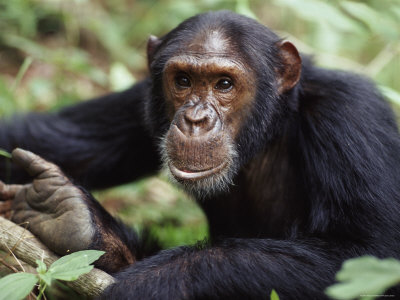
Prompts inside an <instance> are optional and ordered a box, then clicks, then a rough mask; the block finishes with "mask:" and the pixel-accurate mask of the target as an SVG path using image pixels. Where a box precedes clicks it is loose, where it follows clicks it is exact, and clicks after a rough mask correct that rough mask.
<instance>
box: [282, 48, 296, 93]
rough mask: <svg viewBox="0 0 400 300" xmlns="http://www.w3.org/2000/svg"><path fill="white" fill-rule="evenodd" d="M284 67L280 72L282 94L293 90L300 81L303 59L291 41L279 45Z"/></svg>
mask: <svg viewBox="0 0 400 300" xmlns="http://www.w3.org/2000/svg"><path fill="white" fill-rule="evenodd" d="M279 49H280V52H279V55H280V58H281V63H282V67H281V68H280V70H278V92H279V94H282V93H284V92H286V91H288V90H290V89H291V88H293V87H294V86H295V85H296V83H297V82H298V81H299V79H300V74H301V58H300V55H299V52H298V51H297V49H296V47H295V46H294V45H293V44H292V43H291V42H289V41H283V42H281V43H280V44H279Z"/></svg>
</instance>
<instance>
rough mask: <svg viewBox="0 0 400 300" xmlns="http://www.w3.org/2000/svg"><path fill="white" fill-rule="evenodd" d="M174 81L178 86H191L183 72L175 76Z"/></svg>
mask: <svg viewBox="0 0 400 300" xmlns="http://www.w3.org/2000/svg"><path fill="white" fill-rule="evenodd" d="M175 83H176V85H177V86H178V87H180V88H189V87H190V86H191V83H190V78H189V77H188V76H187V75H184V74H183V75H182V74H181V75H178V76H176V77H175Z"/></svg>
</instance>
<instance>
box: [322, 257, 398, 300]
mask: <svg viewBox="0 0 400 300" xmlns="http://www.w3.org/2000/svg"><path fill="white" fill-rule="evenodd" d="M336 279H337V280H338V281H340V283H337V284H334V285H332V286H330V287H329V288H328V289H327V290H326V294H327V295H328V296H330V297H332V298H335V299H353V298H358V297H360V296H361V295H383V294H384V292H385V291H386V290H387V289H388V288H390V287H391V286H394V285H395V284H397V283H400V261H398V260H396V259H394V258H388V259H382V260H380V259H377V258H375V257H372V256H363V257H359V258H354V259H349V260H347V261H346V262H345V263H344V264H343V266H342V269H341V270H340V271H339V272H338V273H337V274H336ZM363 299H372V297H369V296H364V298H363Z"/></svg>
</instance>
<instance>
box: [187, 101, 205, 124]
mask: <svg viewBox="0 0 400 300" xmlns="http://www.w3.org/2000/svg"><path fill="white" fill-rule="evenodd" d="M184 117H185V120H186V122H189V123H192V124H197V125H200V123H203V122H206V121H207V119H208V113H207V111H206V110H204V109H199V108H198V106H195V107H192V108H190V109H188V110H187V111H186V112H185V115H184Z"/></svg>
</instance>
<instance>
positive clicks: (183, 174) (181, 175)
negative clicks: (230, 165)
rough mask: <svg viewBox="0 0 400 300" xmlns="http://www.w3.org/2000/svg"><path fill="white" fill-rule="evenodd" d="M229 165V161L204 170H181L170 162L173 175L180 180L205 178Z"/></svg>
mask: <svg viewBox="0 0 400 300" xmlns="http://www.w3.org/2000/svg"><path fill="white" fill-rule="evenodd" d="M226 165H227V162H223V163H221V164H220V165H219V166H217V167H215V168H210V169H204V170H180V169H178V168H177V167H175V166H174V165H173V164H172V163H169V164H168V166H169V169H170V170H171V173H172V175H173V176H174V177H175V178H176V179H177V180H178V181H182V180H191V181H195V180H199V179H204V178H207V177H210V176H212V175H214V174H217V173H219V172H220V171H221V170H223V169H224V168H225V167H226Z"/></svg>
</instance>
